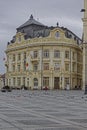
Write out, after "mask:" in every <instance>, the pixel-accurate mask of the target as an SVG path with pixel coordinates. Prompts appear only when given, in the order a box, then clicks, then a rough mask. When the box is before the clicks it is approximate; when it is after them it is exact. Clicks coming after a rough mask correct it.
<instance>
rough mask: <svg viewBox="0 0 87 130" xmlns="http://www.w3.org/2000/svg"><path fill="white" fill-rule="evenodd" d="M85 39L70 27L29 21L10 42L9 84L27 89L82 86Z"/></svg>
mask: <svg viewBox="0 0 87 130" xmlns="http://www.w3.org/2000/svg"><path fill="white" fill-rule="evenodd" d="M81 43H82V40H81V39H80V38H79V37H78V36H76V35H75V34H74V33H73V32H72V31H70V30H69V29H67V28H64V27H59V25H58V23H57V25H56V27H53V26H51V27H48V26H45V25H44V24H42V23H40V22H38V21H36V20H35V19H34V18H33V16H32V15H31V16H30V18H29V20H28V21H27V22H25V23H24V24H23V25H21V26H20V27H18V28H17V33H16V35H15V36H14V37H13V39H12V40H11V41H10V42H8V45H7V49H6V51H5V52H6V55H7V60H6V62H5V66H6V85H9V86H10V87H12V88H22V87H23V86H26V87H27V88H28V89H43V88H45V87H47V88H48V89H66V88H68V89H76V88H79V89H82V87H83V84H82V83H83V81H82V72H83V62H82V61H83V53H82V52H83V50H82V44H81Z"/></svg>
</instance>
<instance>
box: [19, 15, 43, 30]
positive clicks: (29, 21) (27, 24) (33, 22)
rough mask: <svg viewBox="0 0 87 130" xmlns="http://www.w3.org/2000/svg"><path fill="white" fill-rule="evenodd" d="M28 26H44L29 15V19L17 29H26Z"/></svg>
mask: <svg viewBox="0 0 87 130" xmlns="http://www.w3.org/2000/svg"><path fill="white" fill-rule="evenodd" d="M29 25H38V26H45V25H43V24H42V23H40V22H38V21H36V20H35V19H34V18H33V15H32V14H31V16H30V19H29V20H28V21H27V22H25V23H24V24H22V25H21V26H19V27H18V28H17V29H20V28H24V27H27V26H29Z"/></svg>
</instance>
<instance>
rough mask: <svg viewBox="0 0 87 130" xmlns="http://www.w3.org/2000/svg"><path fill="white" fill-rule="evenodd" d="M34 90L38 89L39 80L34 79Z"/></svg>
mask: <svg viewBox="0 0 87 130" xmlns="http://www.w3.org/2000/svg"><path fill="white" fill-rule="evenodd" d="M33 89H38V79H37V78H34V88H33Z"/></svg>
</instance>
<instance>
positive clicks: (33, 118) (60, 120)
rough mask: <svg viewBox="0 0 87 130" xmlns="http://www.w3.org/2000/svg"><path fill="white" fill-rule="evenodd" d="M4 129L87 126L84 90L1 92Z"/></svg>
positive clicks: (53, 129) (54, 129) (0, 115)
mask: <svg viewBox="0 0 87 130" xmlns="http://www.w3.org/2000/svg"><path fill="white" fill-rule="evenodd" d="M0 130H87V95H84V91H58V90H57V91H26V90H13V91H12V92H5V93H4V92H0Z"/></svg>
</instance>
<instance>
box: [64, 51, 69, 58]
mask: <svg viewBox="0 0 87 130" xmlns="http://www.w3.org/2000/svg"><path fill="white" fill-rule="evenodd" d="M65 58H66V59H69V51H65Z"/></svg>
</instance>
